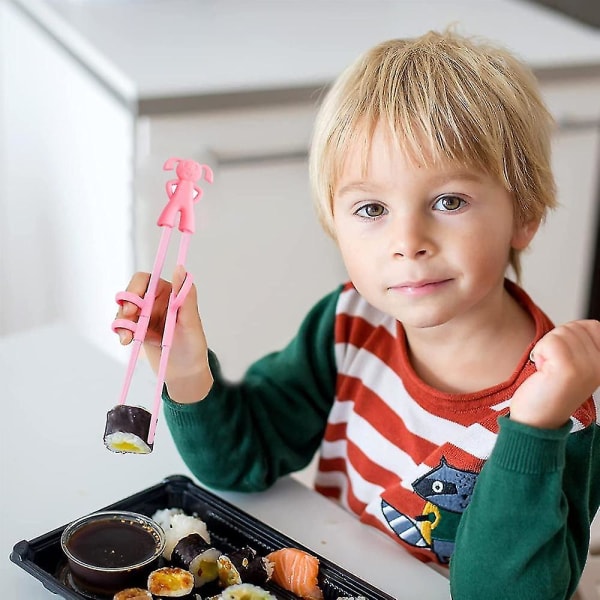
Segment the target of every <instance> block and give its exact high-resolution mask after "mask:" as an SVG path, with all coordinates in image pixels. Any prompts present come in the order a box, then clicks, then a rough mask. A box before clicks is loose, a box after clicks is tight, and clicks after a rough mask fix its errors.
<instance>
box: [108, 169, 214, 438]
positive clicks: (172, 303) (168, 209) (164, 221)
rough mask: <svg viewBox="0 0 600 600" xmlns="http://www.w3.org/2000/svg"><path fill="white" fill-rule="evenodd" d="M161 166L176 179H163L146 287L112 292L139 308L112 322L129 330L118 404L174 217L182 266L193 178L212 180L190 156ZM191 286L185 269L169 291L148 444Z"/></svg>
mask: <svg viewBox="0 0 600 600" xmlns="http://www.w3.org/2000/svg"><path fill="white" fill-rule="evenodd" d="M163 168H164V169H165V170H166V171H171V170H173V168H175V172H176V174H177V179H172V180H170V181H168V182H167V183H166V191H167V196H168V198H169V201H168V203H167V205H166V206H165V208H164V209H163V211H162V212H161V214H160V216H159V217H158V221H157V224H158V226H159V227H161V228H162V234H161V237H160V242H159V246H158V251H157V253H156V258H155V260H154V266H153V267H152V273H151V274H150V280H149V282H148V288H147V289H146V293H145V294H144V297H143V298H142V297H141V296H138V295H137V294H133V293H131V292H119V293H118V294H117V295H116V300H117V303H118V304H122V303H123V302H131V303H132V304H135V305H136V306H137V307H138V308H139V309H140V315H139V318H138V321H137V322H135V321H131V320H129V319H115V320H114V321H113V323H112V329H113V331H116V330H117V329H128V330H129V331H131V332H132V333H133V342H132V343H133V347H132V351H131V356H130V358H129V363H128V366H127V372H126V374H125V381H124V382H123V387H122V389H121V395H120V397H119V404H125V401H126V399H127V394H128V393H129V388H130V386H131V381H132V379H133V373H134V370H135V366H136V364H137V360H138V357H139V354H140V350H141V348H142V344H143V342H144V339H145V338H146V333H147V331H148V325H149V323H150V316H151V314H152V307H153V306H154V300H155V297H156V288H157V286H158V282H159V280H160V276H161V273H162V269H163V267H164V264H165V257H166V255H167V249H168V246H169V240H170V238H171V233H172V231H173V228H174V227H175V220H176V217H177V215H179V224H178V228H179V230H180V231H181V240H180V243H179V250H178V254H177V265H178V266H179V265H182V266H185V260H186V257H187V252H188V248H189V244H190V240H191V236H192V234H193V233H194V230H195V220H194V203H196V202H198V200H200V198H201V197H202V189H201V188H200V187H198V185H196V182H197V181H198V180H200V179H204V180H205V181H207V182H208V183H212V182H213V172H212V170H211V168H210V167H209V166H207V165H200V164H198V163H197V162H194V161H193V160H184V159H181V158H170V159H169V160H167V161H166V162H165V164H164V167H163ZM191 287H192V276H191V275H190V273H188V272H186V277H185V280H184V282H183V285H182V286H181V289H180V290H179V292H178V293H174V292H171V295H170V297H169V303H168V305H167V315H166V321H165V328H164V331H163V336H162V340H161V355H160V361H159V366H158V373H157V381H156V389H155V393H154V404H153V408H152V416H151V421H150V430H149V433H148V440H147V441H148V445H150V446H152V443H153V442H154V435H155V433H156V423H157V421H158V412H159V410H160V403H161V398H162V388H163V385H164V383H165V374H166V370H167V363H168V360H169V353H170V350H171V343H172V340H173V333H174V330H175V323H176V321H177V311H178V310H179V308H180V306H181V304H182V303H183V301H184V300H185V297H186V296H187V294H188V292H189V291H190V288H191Z"/></svg>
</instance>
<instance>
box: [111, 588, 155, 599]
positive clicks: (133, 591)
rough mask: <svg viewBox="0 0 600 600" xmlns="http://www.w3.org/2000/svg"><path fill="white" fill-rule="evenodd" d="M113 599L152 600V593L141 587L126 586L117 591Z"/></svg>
mask: <svg viewBox="0 0 600 600" xmlns="http://www.w3.org/2000/svg"><path fill="white" fill-rule="evenodd" d="M113 600H152V594H151V593H150V592H149V591H148V590H144V589H142V588H127V589H126V590H122V591H120V592H117V593H116V594H115V595H114V596H113Z"/></svg>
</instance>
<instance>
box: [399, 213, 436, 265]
mask: <svg viewBox="0 0 600 600" xmlns="http://www.w3.org/2000/svg"><path fill="white" fill-rule="evenodd" d="M395 225H396V226H395V227H394V234H393V238H392V253H393V254H394V256H396V257H398V258H411V259H418V258H424V257H426V256H429V255H430V254H431V253H432V252H433V241H432V239H431V235H430V233H431V232H430V231H429V228H428V227H427V224H426V223H425V219H423V218H422V217H420V216H417V215H405V216H403V217H398V219H397V223H396V224H395Z"/></svg>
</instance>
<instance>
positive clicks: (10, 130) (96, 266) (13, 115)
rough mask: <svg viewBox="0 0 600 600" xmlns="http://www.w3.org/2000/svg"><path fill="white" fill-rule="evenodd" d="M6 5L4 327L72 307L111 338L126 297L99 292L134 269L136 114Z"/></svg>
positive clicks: (68, 313) (85, 325)
mask: <svg viewBox="0 0 600 600" xmlns="http://www.w3.org/2000/svg"><path fill="white" fill-rule="evenodd" d="M0 10H1V11H2V19H1V27H2V29H1V30H0V40H1V42H2V50H1V52H0V56H1V61H2V72H3V79H2V94H0V96H1V97H2V99H3V105H2V121H1V125H2V135H1V136H0V137H1V139H2V141H3V152H2V157H1V160H0V163H1V164H2V168H3V169H4V176H3V177H2V190H1V197H0V211H1V212H0V253H1V256H2V263H1V265H0V290H2V291H1V294H0V298H1V302H2V309H1V310H0V332H1V333H3V334H6V333H11V332H14V331H19V330H22V329H28V328H31V327H34V326H36V325H40V324H43V323H47V322H49V321H53V320H55V319H57V318H59V317H61V318H63V319H67V321H68V322H69V323H70V324H71V325H72V326H74V327H77V328H78V329H80V330H81V332H82V333H83V334H84V335H87V336H90V337H92V338H95V339H105V340H107V343H109V342H108V340H109V337H110V336H112V335H113V334H112V333H111V332H110V328H109V326H108V325H107V324H109V323H110V320H111V318H112V317H113V316H114V311H115V307H114V305H107V304H106V303H105V300H104V298H103V297H102V294H101V293H97V292H99V291H100V290H107V289H110V290H114V291H116V290H118V289H120V287H121V286H123V285H124V284H125V282H126V281H127V278H128V276H129V274H130V273H131V272H132V269H133V261H132V246H133V242H132V235H131V234H132V207H131V204H132V203H131V186H132V170H133V133H132V132H133V121H132V117H131V115H130V113H129V111H127V110H126V109H125V108H124V107H123V106H122V105H121V104H120V103H119V102H118V101H117V100H116V99H114V98H113V97H112V96H110V95H108V94H106V93H104V92H103V90H101V88H100V86H99V84H98V82H97V81H96V80H95V79H94V78H93V77H91V76H90V75H89V74H88V73H87V72H86V71H85V70H84V69H82V68H81V67H80V66H78V65H77V63H76V62H75V61H73V60H71V59H70V57H68V55H66V54H65V52H64V51H63V50H62V49H61V48H59V47H58V46H57V45H56V44H55V43H53V42H52V41H51V40H49V39H48V38H46V37H42V36H40V35H37V31H36V28H35V27H32V26H31V24H30V23H28V22H26V21H25V20H24V19H23V17H22V16H21V15H20V13H17V12H15V11H10V12H9V11H7V10H5V6H4V5H0ZM5 82H10V85H6V83H5ZM99 91H101V92H102V93H99ZM40 96H42V97H43V99H41V98H40ZM90 198H91V199H92V201H91V202H90ZM110 341H111V342H113V341H114V340H113V339H112V338H110Z"/></svg>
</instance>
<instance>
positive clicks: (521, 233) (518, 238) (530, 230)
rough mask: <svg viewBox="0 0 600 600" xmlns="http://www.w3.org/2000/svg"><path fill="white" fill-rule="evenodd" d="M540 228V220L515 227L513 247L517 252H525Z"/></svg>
mask: <svg viewBox="0 0 600 600" xmlns="http://www.w3.org/2000/svg"><path fill="white" fill-rule="evenodd" d="M539 226H540V220H539V219H537V220H536V219H534V220H532V221H528V222H527V223H521V224H518V225H515V230H514V232H513V236H512V240H511V246H512V247H513V248H514V249H515V250H524V249H525V248H527V246H529V244H530V243H531V240H532V239H533V236H534V235H535V234H536V232H537V230H538V227H539Z"/></svg>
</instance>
